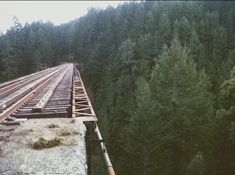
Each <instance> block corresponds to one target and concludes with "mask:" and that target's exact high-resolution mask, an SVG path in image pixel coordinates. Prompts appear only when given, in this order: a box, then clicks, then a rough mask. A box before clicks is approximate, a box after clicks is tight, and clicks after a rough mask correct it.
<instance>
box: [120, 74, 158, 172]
mask: <svg viewBox="0 0 235 175" xmlns="http://www.w3.org/2000/svg"><path fill="white" fill-rule="evenodd" d="M136 98H137V99H136V100H137V109H136V111H135V112H134V114H133V115H132V116H131V118H130V121H129V126H128V127H127V128H126V130H124V132H123V135H122V139H123V140H124V142H123V147H124V151H125V153H126V158H127V159H128V162H129V164H127V165H126V168H127V170H128V171H127V174H128V173H129V174H131V173H133V167H135V174H136V175H151V174H154V172H153V166H154V159H153V156H154V155H155V154H156V152H157V145H156V144H157V142H158V140H159V138H158V137H159V135H158V128H157V127H158V126H159V123H158V122H157V118H155V117H156V108H155V103H154V101H153V100H152V95H151V91H150V88H149V84H148V82H147V81H146V80H145V79H144V78H142V77H140V78H138V79H137V90H136Z"/></svg>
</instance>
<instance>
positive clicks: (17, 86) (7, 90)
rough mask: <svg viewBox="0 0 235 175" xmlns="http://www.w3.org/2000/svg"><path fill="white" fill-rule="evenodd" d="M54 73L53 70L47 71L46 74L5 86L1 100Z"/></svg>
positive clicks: (39, 74) (0, 92)
mask: <svg viewBox="0 0 235 175" xmlns="http://www.w3.org/2000/svg"><path fill="white" fill-rule="evenodd" d="M51 72H53V70H47V71H44V72H40V73H37V74H34V75H32V76H28V77H27V78H24V79H23V80H19V81H17V82H15V83H12V84H10V85H8V86H5V87H3V88H1V89H0V99H1V98H3V97H6V96H7V95H9V94H11V93H12V92H14V91H16V90H18V89H20V88H22V87H23V86H25V85H27V84H30V83H32V82H33V81H35V80H37V79H39V78H41V77H43V76H45V75H46V74H49V73H51Z"/></svg>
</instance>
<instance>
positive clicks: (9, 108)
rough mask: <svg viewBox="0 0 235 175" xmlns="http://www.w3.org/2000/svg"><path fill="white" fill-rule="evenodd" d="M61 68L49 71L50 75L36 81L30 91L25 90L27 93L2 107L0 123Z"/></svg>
mask: <svg viewBox="0 0 235 175" xmlns="http://www.w3.org/2000/svg"><path fill="white" fill-rule="evenodd" d="M62 70H63V69H62V68H60V69H59V70H56V71H54V73H51V75H50V76H49V77H48V78H46V79H42V81H40V82H39V83H37V87H35V88H33V90H31V91H30V92H27V94H24V95H23V96H22V97H21V98H20V99H18V101H16V102H14V103H13V104H12V105H11V106H9V107H8V108H6V109H4V111H2V113H0V123H1V122H3V121H4V120H5V119H7V118H8V117H9V116H10V115H11V114H13V113H14V112H15V111H16V110H17V109H18V108H20V107H21V106H22V105H24V104H25V103H27V102H28V100H29V99H31V98H32V97H33V96H34V95H35V94H36V92H38V91H39V90H40V89H41V88H43V87H44V86H45V85H47V83H48V82H49V81H50V80H52V79H53V78H54V77H55V76H56V75H57V74H58V73H60V71H62Z"/></svg>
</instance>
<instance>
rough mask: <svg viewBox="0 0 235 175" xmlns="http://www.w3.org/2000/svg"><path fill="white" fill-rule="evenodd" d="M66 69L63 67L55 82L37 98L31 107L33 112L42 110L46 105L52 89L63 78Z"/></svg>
mask: <svg viewBox="0 0 235 175" xmlns="http://www.w3.org/2000/svg"><path fill="white" fill-rule="evenodd" d="M67 71H68V68H67V69H65V70H64V71H63V72H62V73H61V74H60V75H59V76H58V78H57V79H56V81H55V83H53V85H52V86H51V87H50V89H49V90H48V91H47V93H46V94H45V95H44V96H43V97H42V98H41V99H40V100H39V102H38V103H37V104H36V105H35V106H34V107H33V112H42V110H43V108H44V107H45V106H46V104H47V102H48V101H49V99H50V98H51V96H52V94H53V92H54V90H55V89H56V87H57V86H58V84H59V83H60V82H61V80H62V79H63V78H64V76H65V74H66V72H67Z"/></svg>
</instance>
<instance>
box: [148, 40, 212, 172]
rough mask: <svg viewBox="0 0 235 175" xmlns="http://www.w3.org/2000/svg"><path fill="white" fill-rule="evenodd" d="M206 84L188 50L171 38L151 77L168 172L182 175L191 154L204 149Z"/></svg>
mask: <svg viewBox="0 0 235 175" xmlns="http://www.w3.org/2000/svg"><path fill="white" fill-rule="evenodd" d="M208 84H209V82H208V79H207V76H206V75H205V73H203V72H198V71H197V70H196V65H195V63H194V62H193V60H192V59H191V57H190V54H189V51H188V49H187V48H186V47H183V46H181V45H180V43H179V41H177V40H176V39H174V40H173V42H172V44H171V47H170V48H169V49H168V48H165V49H164V52H163V54H162V56H161V58H160V60H159V62H158V64H157V65H156V67H155V68H154V70H153V73H152V78H151V89H152V92H153V95H154V96H153V97H154V99H155V101H157V108H158V109H159V115H160V118H161V125H162V128H161V129H162V130H163V131H164V132H163V133H162V135H161V140H162V144H163V149H166V150H165V151H167V152H168V153H166V154H165V156H167V157H168V162H169V163H170V165H171V166H168V170H167V171H169V173H170V174H182V173H183V172H184V168H183V167H185V166H186V165H185V162H186V161H187V160H188V159H189V157H190V156H191V154H192V153H193V152H195V151H199V150H200V151H206V149H207V146H208V145H207V144H208V143H207V142H208V134H207V132H208V131H210V121H211V116H212V112H213V108H212V99H211V94H210V93H209V92H208ZM191 136H193V138H192V137H191ZM187 145H190V147H188V146H187ZM166 163H167V162H165V165H164V164H163V166H166ZM161 171H162V172H164V170H161ZM173 172H174V173H173ZM167 174H168V173H167Z"/></svg>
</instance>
